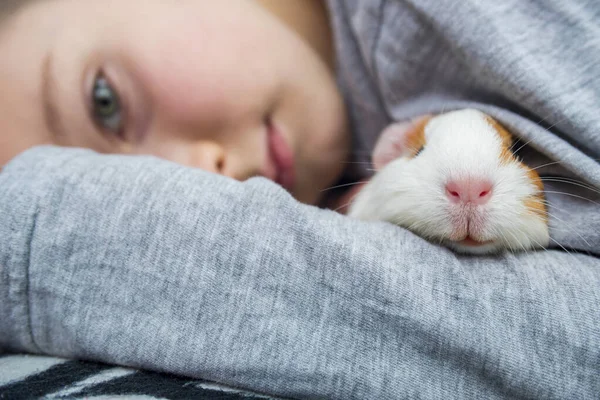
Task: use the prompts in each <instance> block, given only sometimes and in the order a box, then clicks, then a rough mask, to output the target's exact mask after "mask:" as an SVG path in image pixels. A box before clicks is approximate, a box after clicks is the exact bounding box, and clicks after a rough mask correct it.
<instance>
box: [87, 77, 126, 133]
mask: <svg viewBox="0 0 600 400" xmlns="http://www.w3.org/2000/svg"><path fill="white" fill-rule="evenodd" d="M91 112H92V117H93V119H94V122H95V123H96V125H98V127H99V128H101V129H102V130H104V131H108V132H110V133H113V134H115V135H117V136H122V135H123V130H124V125H125V124H124V119H125V118H124V112H123V108H122V105H121V99H120V98H119V95H118V93H117V91H116V90H115V89H114V88H113V87H112V86H111V84H110V82H108V79H106V77H105V76H104V74H103V73H102V72H100V73H98V75H97V76H96V78H95V80H94V86H93V88H92V93H91Z"/></svg>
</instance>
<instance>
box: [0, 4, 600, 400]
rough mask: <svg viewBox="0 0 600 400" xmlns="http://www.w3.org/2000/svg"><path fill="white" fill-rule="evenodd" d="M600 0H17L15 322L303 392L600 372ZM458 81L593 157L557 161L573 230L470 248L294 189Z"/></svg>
mask: <svg viewBox="0 0 600 400" xmlns="http://www.w3.org/2000/svg"><path fill="white" fill-rule="evenodd" d="M580 3H581V4H580ZM586 7H587V8H586ZM598 11H599V10H598V6H596V5H591V3H589V2H583V1H582V2H578V1H574V2H570V3H569V5H564V4H563V2H555V3H554V2H551V3H544V5H543V6H542V5H537V4H532V3H526V2H522V0H509V1H505V2H493V1H491V0H490V1H487V0H486V1H481V0H466V1H461V2H454V1H451V0H419V1H411V0H403V1H400V0H398V1H384V0H378V1H376V0H373V1H368V2H367V1H342V0H339V1H336V0H331V1H329V3H328V8H327V9H325V8H324V7H323V4H321V3H320V2H318V1H308V0H305V1H301V0H300V1H292V0H286V1H251V0H235V1H234V0H228V1H226V2H223V1H220V2H217V1H212V2H211V1H201V0H181V1H177V2H167V1H161V0H127V1H123V0H118V1H117V0H108V1H104V2H99V1H94V0H53V1H31V2H27V1H25V2H24V3H23V4H20V5H18V6H17V7H16V10H12V13H11V14H7V15H6V16H5V18H4V20H3V26H2V31H1V34H0V50H1V51H2V55H3V62H2V64H1V65H0V85H1V86H2V96H1V100H0V101H1V102H2V105H1V107H0V110H1V111H0V112H1V113H2V114H0V115H1V118H0V135H2V136H1V140H2V146H1V150H0V152H1V154H2V164H5V167H4V170H3V172H2V173H1V174H0V187H2V188H3V191H2V192H0V204H1V207H0V221H2V223H1V224H0V237H1V238H2V240H1V241H0V266H1V267H2V270H0V346H3V347H5V348H7V349H10V350H13V351H19V352H30V353H43V354H51V355H58V356H63V357H71V358H84V359H92V360H99V361H103V362H108V363H115V364H120V365H130V366H136V367H144V368H149V369H155V370H160V371H168V372H172V373H177V374H182V375H187V376H194V377H202V378H205V379H210V380H214V381H218V382H224V383H227V384H230V385H233V386H238V387H245V388H250V389H253V390H257V391H260V392H265V393H271V394H275V395H280V396H286V397H297V398H303V397H308V398H317V397H319V398H339V399H351V398H377V399H392V398H407V397H409V398H410V397H415V398H460V397H473V398H500V397H510V398H513V397H536V398H541V397H543V398H591V397H593V396H595V394H596V393H598V380H597V376H598V372H599V371H598V365H597V360H598V359H599V358H600V353H599V350H598V349H600V336H598V334H597V301H598V298H600V292H599V291H600V268H599V267H600V262H599V260H598V258H597V256H595V255H596V254H598V249H599V248H600V236H599V235H600V234H599V232H600V230H599V229H597V227H598V224H599V221H600V211H599V207H598V201H597V199H591V198H589V197H585V199H587V201H586V200H585V199H582V198H581V197H584V196H581V195H578V194H574V193H575V192H573V191H571V189H576V186H575V185H577V184H579V185H585V186H589V185H593V186H598V185H600V167H599V166H598V164H597V163H596V162H595V161H594V159H596V158H598V157H600V138H599V137H598V133H597V129H596V127H597V126H598V123H599V121H600V120H599V119H598V116H597V112H596V110H597V108H598V104H599V103H600V80H599V79H598V76H600V74H598V73H597V65H598V63H597V61H598V60H597V59H596V57H597V55H598V54H600V34H599V33H598V32H597V30H596V29H595V28H594V25H593V24H591V23H589V16H590V15H594V14H597V13H598ZM327 15H328V16H329V21H331V27H332V32H333V37H334V38H335V48H336V52H335V59H336V63H335V64H334V63H333V62H332V60H333V55H332V53H331V50H330V49H331V42H330V37H329V36H328V32H329V25H328V22H327V21H328V19H327V18H326V17H327ZM583 45H585V46H586V47H585V51H580V46H583ZM334 65H335V69H334V67H333V66H334ZM334 71H335V74H334ZM335 80H337V81H338V83H339V87H340V90H341V92H342V93H343V94H344V99H345V102H344V104H343V103H342V101H341V100H340V94H339V92H338V89H337V88H336V87H335V85H334V82H335ZM343 105H345V107H343ZM466 107H473V108H478V109H481V110H482V111H485V112H487V113H488V114H490V115H492V116H493V117H495V118H496V119H498V120H499V121H501V122H502V123H503V124H504V125H506V126H507V127H508V128H509V129H510V130H511V131H512V132H513V133H515V134H517V135H519V136H522V137H524V138H525V139H526V140H525V141H526V142H529V141H531V142H530V143H531V147H533V148H535V149H536V150H537V151H538V152H540V153H543V154H544V155H545V156H547V157H550V158H552V159H553V160H554V161H552V162H558V161H560V166H561V168H559V169H558V170H557V173H559V174H561V176H562V174H563V173H564V174H566V173H567V171H568V172H569V173H571V174H575V175H576V176H577V179H578V181H575V182H574V181H572V180H568V179H564V178H562V177H559V178H555V179H554V180H555V181H561V182H552V181H548V182H547V186H546V187H547V200H548V202H549V204H550V208H551V213H552V215H553V218H554V219H553V226H552V232H551V233H552V238H553V240H554V241H555V243H557V246H555V247H556V248H553V249H550V250H548V251H546V252H535V253H528V254H519V255H503V256H499V257H495V258H466V257H459V256H457V255H455V254H453V253H451V252H449V251H448V250H446V249H444V248H440V247H438V246H436V245H434V244H432V243H428V242H426V241H424V240H422V239H421V238H418V237H416V236H414V235H412V234H411V233H409V232H407V231H405V230H402V229H398V228H396V227H394V226H391V225H388V224H383V223H381V224H377V223H371V224H369V223H362V222H358V221H354V220H351V219H349V218H346V217H344V216H341V215H338V214H335V213H332V212H330V211H327V210H321V209H318V208H316V207H312V206H309V205H304V204H300V203H299V202H298V201H297V200H300V201H301V202H304V203H308V204H315V203H316V202H318V201H319V200H320V196H321V195H322V193H323V189H325V188H327V187H328V186H329V185H332V184H333V183H334V182H335V181H336V180H337V179H338V178H339V177H340V174H341V173H342V172H343V169H344V167H345V166H346V165H347V164H346V162H347V160H350V162H351V163H353V164H350V165H358V166H363V165H364V167H361V168H360V169H361V170H362V172H363V173H366V170H367V168H368V164H366V162H367V161H368V155H369V153H370V151H371V150H372V148H373V144H374V143H375V140H376V138H377V135H378V134H379V132H381V130H382V129H383V128H384V127H385V126H386V125H387V124H389V123H390V122H392V121H399V120H406V119H410V118H414V117H417V116H419V115H423V114H429V113H439V112H443V111H445V110H446V111H447V110H451V109H459V108H466ZM344 108H345V109H344ZM346 116H347V117H346ZM347 121H348V125H347ZM350 135H352V138H350V137H349V136H350ZM39 144H57V145H60V147H36V146H37V145H39ZM62 146H71V147H78V148H81V147H83V148H88V149H91V150H94V151H89V150H81V149H65V148H63V147H62ZM98 152H101V153H117V154H146V155H154V156H159V157H161V158H164V159H167V160H169V161H175V162H177V163H178V164H184V165H186V166H193V167H200V168H198V169H191V168H186V167H184V166H180V165H176V164H173V163H170V162H167V161H163V160H158V159H156V158H149V157H127V156H119V155H99V154H97V153H98ZM348 154H350V155H351V158H350V159H349V158H348ZM354 163H357V164H354ZM362 163H364V164H362ZM215 172H216V173H217V174H215ZM219 174H222V175H226V177H223V176H219ZM254 176H259V177H258V178H256V179H247V178H250V177H254ZM261 177H265V178H269V179H270V180H272V181H276V183H278V185H275V184H273V183H272V182H269V181H268V180H266V179H263V178H261ZM230 178H235V180H234V179H230ZM569 179H570V178H569ZM237 180H240V181H243V182H238V181H237ZM581 180H584V181H585V183H581ZM569 183H571V185H570V186H567V185H569ZM573 183H575V185H574V184H573ZM561 184H562V185H563V186H560V185H561ZM281 186H283V188H285V189H287V191H289V192H290V193H291V194H292V195H293V196H294V197H295V199H294V198H292V197H291V196H289V195H288V194H287V193H286V192H285V191H284V190H283V189H282V188H281ZM565 186H567V189H569V193H567V194H566V195H565V194H563V193H562V192H565ZM586 196H589V194H588V195H586ZM560 247H563V248H564V249H565V250H567V251H559V250H560Z"/></svg>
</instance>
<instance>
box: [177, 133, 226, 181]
mask: <svg viewBox="0 0 600 400" xmlns="http://www.w3.org/2000/svg"><path fill="white" fill-rule="evenodd" d="M188 152H189V155H188V162H186V164H188V165H189V166H191V167H195V168H200V169H203V170H205V171H208V172H213V173H217V174H221V175H225V173H226V167H227V166H226V154H225V149H224V148H223V147H222V146H221V145H220V144H218V143H215V142H212V141H204V142H199V143H197V144H195V145H190V146H189V150H188Z"/></svg>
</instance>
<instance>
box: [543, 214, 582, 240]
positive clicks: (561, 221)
mask: <svg viewBox="0 0 600 400" xmlns="http://www.w3.org/2000/svg"><path fill="white" fill-rule="evenodd" d="M548 216H549V217H550V218H552V219H555V220H557V221H558V222H560V223H562V224H564V225H565V227H566V228H567V229H568V231H569V232H572V233H575V234H576V235H577V236H579V237H580V238H581V240H583V241H584V242H585V244H587V245H588V246H590V247H592V245H591V243H590V242H588V241H587V240H586V238H585V237H583V236H582V235H581V233H579V232H577V230H576V229H573V226H572V225H569V224H568V223H567V222H566V221H565V220H563V219H561V218H559V217H557V216H556V214H551V213H550V212H548Z"/></svg>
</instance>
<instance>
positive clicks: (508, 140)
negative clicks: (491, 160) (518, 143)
mask: <svg viewBox="0 0 600 400" xmlns="http://www.w3.org/2000/svg"><path fill="white" fill-rule="evenodd" d="M485 120H486V121H487V123H488V124H490V125H491V126H492V128H494V130H495V131H496V133H497V134H498V136H499V137H500V140H501V141H502V152H501V153H500V163H501V164H502V165H506V164H508V163H510V162H512V161H516V158H515V156H514V154H512V153H511V151H510V148H511V146H512V144H513V136H512V135H511V134H510V133H508V131H507V130H506V129H505V128H504V127H503V126H502V125H500V123H498V121H496V120H495V119H493V118H492V117H490V116H486V117H485Z"/></svg>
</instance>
